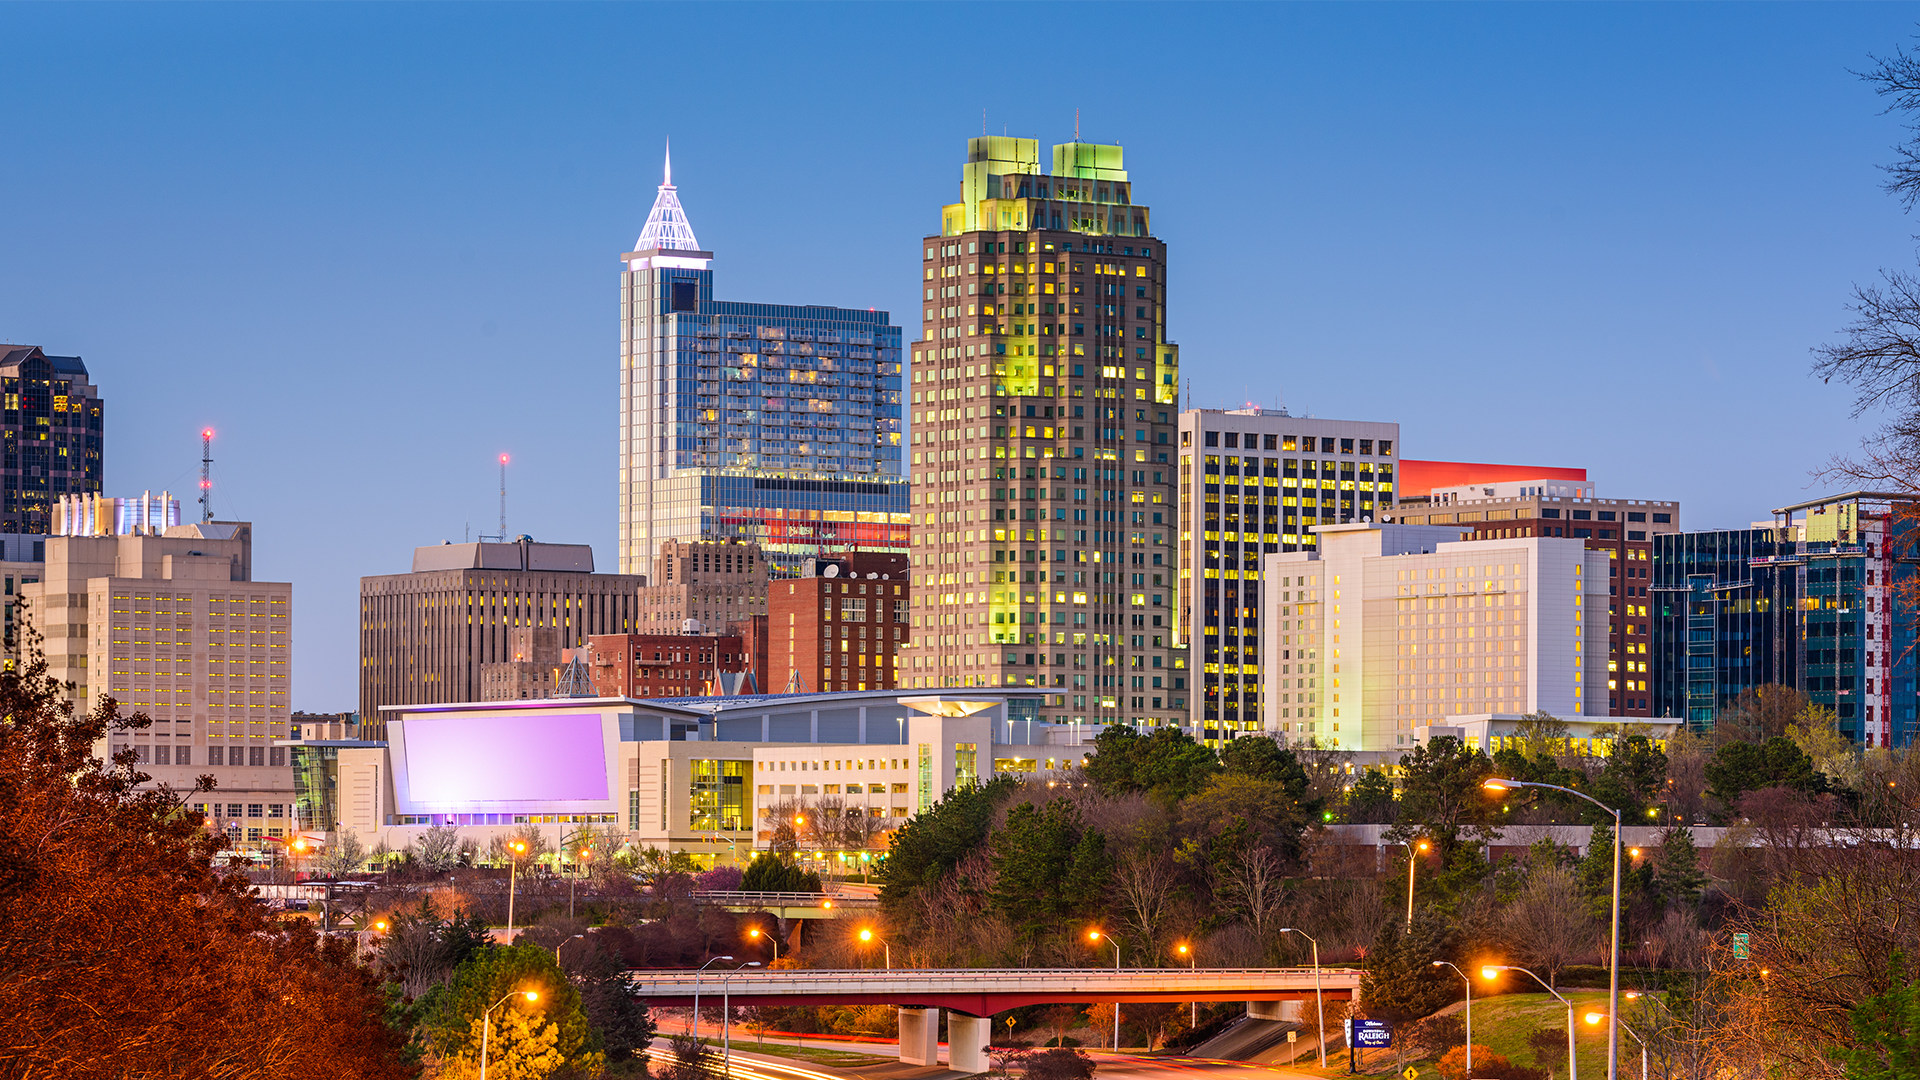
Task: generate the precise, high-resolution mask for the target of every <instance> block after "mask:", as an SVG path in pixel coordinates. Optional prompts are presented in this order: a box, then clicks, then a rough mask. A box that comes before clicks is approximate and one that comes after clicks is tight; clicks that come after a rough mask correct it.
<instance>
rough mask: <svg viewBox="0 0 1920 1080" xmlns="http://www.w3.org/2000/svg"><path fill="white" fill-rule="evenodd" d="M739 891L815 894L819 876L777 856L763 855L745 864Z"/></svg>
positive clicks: (817, 888)
mask: <svg viewBox="0 0 1920 1080" xmlns="http://www.w3.org/2000/svg"><path fill="white" fill-rule="evenodd" d="M740 891H741V892H791V893H817V892H819V891H820V875H819V874H817V873H815V872H814V871H812V870H803V869H801V868H800V867H799V866H798V865H796V864H795V863H793V862H790V861H788V860H787V859H783V858H781V857H779V856H778V855H763V856H761V857H760V858H758V859H755V860H753V861H752V862H750V863H748V864H747V869H746V872H745V873H743V874H741V875H740Z"/></svg>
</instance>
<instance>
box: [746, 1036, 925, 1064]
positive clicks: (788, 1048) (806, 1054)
mask: <svg viewBox="0 0 1920 1080" xmlns="http://www.w3.org/2000/svg"><path fill="white" fill-rule="evenodd" d="M733 1049H734V1051H735V1052H737V1053H752V1054H764V1055H766V1056H767V1057H781V1058H794V1059H796V1060H800V1061H811V1062H813V1063H814V1064H816V1065H878V1064H880V1063H882V1062H887V1061H894V1060H896V1059H897V1057H898V1055H896V1054H884V1055H882V1054H861V1053H855V1052H852V1051H847V1050H828V1049H826V1048H824V1047H812V1046H794V1045H793V1044H791V1043H783V1042H782V1043H767V1044H765V1045H761V1044H760V1043H756V1042H753V1041H751V1040H748V1039H735V1040H733Z"/></svg>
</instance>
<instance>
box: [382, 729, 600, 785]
mask: <svg viewBox="0 0 1920 1080" xmlns="http://www.w3.org/2000/svg"><path fill="white" fill-rule="evenodd" d="M404 736H405V739H406V747H407V749H406V756H407V787H408V789H409V792H408V794H409V795H410V797H411V801H412V802H413V803H415V804H419V805H426V806H458V805H478V804H482V803H502V802H586V801H604V800H605V799H606V798H607V752H606V742H605V740H604V739H603V738H602V736H601V723H600V716H599V715H598V714H597V713H567V714H562V715H558V716H556V715H554V714H552V713H512V712H497V713H496V712H488V713H470V714H467V715H464V716H417V715H416V716H410V717H408V718H407V720H406V722H405V728H404Z"/></svg>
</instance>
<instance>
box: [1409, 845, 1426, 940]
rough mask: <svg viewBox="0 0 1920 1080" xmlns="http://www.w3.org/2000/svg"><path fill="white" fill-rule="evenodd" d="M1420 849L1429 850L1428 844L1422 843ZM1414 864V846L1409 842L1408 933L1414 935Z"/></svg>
mask: <svg viewBox="0 0 1920 1080" xmlns="http://www.w3.org/2000/svg"><path fill="white" fill-rule="evenodd" d="M1419 848H1420V850H1421V851H1425V850H1427V842H1426V841H1425V840H1422V841H1420V845H1419ZM1413 864H1414V844H1413V841H1411V840H1409V841H1407V933H1409V934H1411V933H1413Z"/></svg>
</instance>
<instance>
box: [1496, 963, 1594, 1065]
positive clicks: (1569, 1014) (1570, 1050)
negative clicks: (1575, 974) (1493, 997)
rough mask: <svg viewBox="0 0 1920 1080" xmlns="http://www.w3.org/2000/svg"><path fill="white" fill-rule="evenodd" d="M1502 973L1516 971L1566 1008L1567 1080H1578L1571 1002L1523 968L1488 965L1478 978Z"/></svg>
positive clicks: (1578, 1063) (1508, 965)
mask: <svg viewBox="0 0 1920 1080" xmlns="http://www.w3.org/2000/svg"><path fill="white" fill-rule="evenodd" d="M1502 971H1518V972H1520V973H1522V974H1524V975H1526V976H1527V977H1528V978H1530V979H1532V980H1533V981H1534V982H1537V983H1539V984H1540V985H1541V986H1543V987H1546V990H1547V993H1549V994H1552V995H1553V996H1554V997H1557V998H1560V1004H1562V1005H1565V1006H1566V1007H1567V1080H1580V1062H1579V1061H1578V1060H1577V1059H1576V1058H1575V1057H1574V1056H1573V1002H1571V1001H1568V1000H1567V999H1566V998H1563V997H1560V991H1558V990H1555V989H1554V988H1553V987H1551V986H1548V985H1547V980H1545V979H1543V978H1541V977H1540V976H1538V975H1535V974H1534V973H1533V972H1531V971H1528V970H1527V969H1526V968H1523V967H1514V966H1513V965H1511V964H1488V965H1487V966H1486V967H1483V968H1481V969H1480V977H1481V978H1483V979H1488V980H1493V979H1497V978H1499V977H1500V976H1499V973H1500V972H1502Z"/></svg>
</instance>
